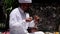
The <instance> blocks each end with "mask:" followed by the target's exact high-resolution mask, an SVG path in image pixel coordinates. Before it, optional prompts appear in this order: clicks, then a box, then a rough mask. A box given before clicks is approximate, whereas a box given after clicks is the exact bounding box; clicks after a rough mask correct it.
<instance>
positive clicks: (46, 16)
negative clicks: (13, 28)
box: [0, 0, 60, 32]
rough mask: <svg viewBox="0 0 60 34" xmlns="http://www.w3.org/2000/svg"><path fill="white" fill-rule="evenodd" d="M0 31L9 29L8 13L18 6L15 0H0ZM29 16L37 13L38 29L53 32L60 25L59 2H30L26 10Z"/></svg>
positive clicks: (57, 29)
mask: <svg viewBox="0 0 60 34" xmlns="http://www.w3.org/2000/svg"><path fill="white" fill-rule="evenodd" d="M0 7H1V8H0V31H8V30H9V14H10V12H11V11H12V10H13V9H14V8H16V7H18V1H17V0H0ZM28 11H29V13H30V16H32V17H33V15H35V14H36V15H38V16H39V17H40V20H39V23H38V29H39V31H44V32H46V31H48V32H54V31H59V25H60V23H59V22H60V3H59V2H56V1H55V2H54V1H53V2H51V1H46V2H44V1H40V3H32V6H31V7H30V9H29V10H28Z"/></svg>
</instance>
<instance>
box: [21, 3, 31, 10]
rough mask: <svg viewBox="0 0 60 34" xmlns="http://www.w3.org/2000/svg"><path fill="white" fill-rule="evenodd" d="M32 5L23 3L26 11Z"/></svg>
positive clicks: (22, 5) (22, 6)
mask: <svg viewBox="0 0 60 34" xmlns="http://www.w3.org/2000/svg"><path fill="white" fill-rule="evenodd" d="M30 6H31V4H30V3H21V8H22V9H23V10H24V11H26V10H28V9H29V7H30Z"/></svg>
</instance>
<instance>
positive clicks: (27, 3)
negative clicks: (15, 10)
mask: <svg viewBox="0 0 60 34" xmlns="http://www.w3.org/2000/svg"><path fill="white" fill-rule="evenodd" d="M21 5H29V6H30V5H32V4H31V3H21Z"/></svg>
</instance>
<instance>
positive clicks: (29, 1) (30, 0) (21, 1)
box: [18, 0, 32, 3]
mask: <svg viewBox="0 0 60 34" xmlns="http://www.w3.org/2000/svg"><path fill="white" fill-rule="evenodd" d="M18 2H19V3H32V0H18Z"/></svg>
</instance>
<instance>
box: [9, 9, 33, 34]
mask: <svg viewBox="0 0 60 34" xmlns="http://www.w3.org/2000/svg"><path fill="white" fill-rule="evenodd" d="M21 12H22V13H21ZM25 14H26V15H27V14H28V13H25ZM25 14H24V15H23V10H22V9H20V8H15V9H14V10H13V11H12V12H11V13H10V19H9V27H10V34H26V33H28V32H27V28H28V26H29V23H27V22H26V21H25V20H24V19H25V18H26V15H25ZM28 15H29V14H28ZM32 22H33V21H32ZM31 25H33V24H31ZM33 26H34V25H33Z"/></svg>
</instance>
